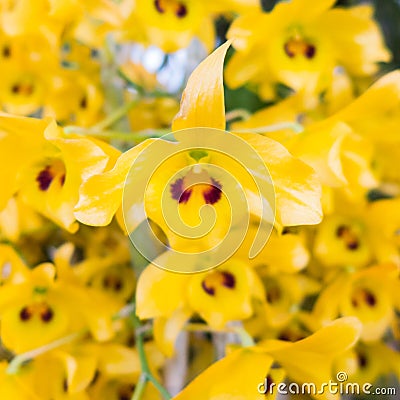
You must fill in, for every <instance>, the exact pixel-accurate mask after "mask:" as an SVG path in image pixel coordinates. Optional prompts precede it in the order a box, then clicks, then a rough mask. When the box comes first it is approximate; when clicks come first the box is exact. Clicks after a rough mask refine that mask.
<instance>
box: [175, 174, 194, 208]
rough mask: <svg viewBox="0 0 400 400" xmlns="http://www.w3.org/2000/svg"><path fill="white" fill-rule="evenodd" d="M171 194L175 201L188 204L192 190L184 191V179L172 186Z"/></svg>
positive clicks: (178, 180)
mask: <svg viewBox="0 0 400 400" xmlns="http://www.w3.org/2000/svg"><path fill="white" fill-rule="evenodd" d="M170 192H171V195H172V198H173V199H174V200H178V202H179V203H184V204H186V203H187V202H188V201H189V198H190V195H191V194H192V189H186V190H184V187H183V178H179V179H177V180H176V181H175V182H174V183H172V184H171V188H170Z"/></svg>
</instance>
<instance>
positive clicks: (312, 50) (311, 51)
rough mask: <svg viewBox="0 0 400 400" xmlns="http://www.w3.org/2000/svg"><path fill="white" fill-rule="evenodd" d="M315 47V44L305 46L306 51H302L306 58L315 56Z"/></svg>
mask: <svg viewBox="0 0 400 400" xmlns="http://www.w3.org/2000/svg"><path fill="white" fill-rule="evenodd" d="M316 51H317V49H316V48H315V46H313V45H312V44H309V45H308V46H307V48H306V51H305V53H304V55H305V56H306V57H307V58H308V59H311V58H313V57H314V56H315V53H316Z"/></svg>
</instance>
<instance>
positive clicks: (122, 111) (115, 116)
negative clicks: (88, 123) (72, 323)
mask: <svg viewBox="0 0 400 400" xmlns="http://www.w3.org/2000/svg"><path fill="white" fill-rule="evenodd" d="M137 104H138V100H136V99H135V100H132V101H130V102H128V103H126V104H123V105H122V106H121V107H119V108H117V109H116V110H114V111H113V112H112V113H111V114H110V115H108V116H107V117H106V118H104V119H103V120H102V121H100V122H98V123H97V124H96V125H93V126H92V128H91V129H92V130H94V131H102V130H104V129H105V128H108V127H109V126H112V125H113V124H115V122H117V121H119V120H120V119H121V118H122V117H124V116H125V115H126V114H127V113H128V112H129V111H130V110H131V109H132V108H133V107H135V106H136V105H137Z"/></svg>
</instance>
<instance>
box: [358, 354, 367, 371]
mask: <svg viewBox="0 0 400 400" xmlns="http://www.w3.org/2000/svg"><path fill="white" fill-rule="evenodd" d="M357 362H358V365H359V366H360V368H365V367H366V366H367V364H368V359H367V357H366V355H365V354H364V353H358V354H357Z"/></svg>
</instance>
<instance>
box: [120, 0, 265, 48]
mask: <svg viewBox="0 0 400 400" xmlns="http://www.w3.org/2000/svg"><path fill="white" fill-rule="evenodd" d="M124 7H125V12H126V13H127V14H128V15H129V17H128V19H127V20H126V21H125V24H124V25H125V26H124V29H123V31H126V32H124V35H123V36H124V37H128V38H133V39H135V40H138V41H141V42H144V43H145V44H150V45H151V44H153V45H156V46H158V47H160V48H162V49H163V50H164V51H166V52H167V53H169V52H173V51H176V50H179V49H180V48H183V47H187V46H188V44H189V43H190V41H191V40H192V39H193V38H195V37H198V38H199V39H200V41H201V42H202V43H203V44H204V46H205V47H206V49H207V51H209V52H210V51H211V50H212V49H213V48H214V46H215V28H214V24H213V20H214V18H215V16H217V15H220V14H232V13H233V12H239V13H242V12H243V13H246V12H249V11H251V10H256V9H259V8H260V5H259V3H258V2H257V1H255V0H249V1H243V0H217V1H214V2H199V1H194V0H154V1H153V0H152V1H146V0H139V1H137V2H136V3H135V4H132V3H130V2H125V4H124ZM138 27H139V28H138Z"/></svg>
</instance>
